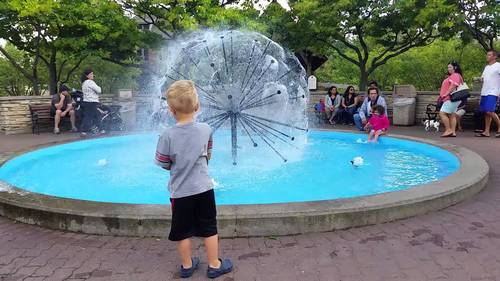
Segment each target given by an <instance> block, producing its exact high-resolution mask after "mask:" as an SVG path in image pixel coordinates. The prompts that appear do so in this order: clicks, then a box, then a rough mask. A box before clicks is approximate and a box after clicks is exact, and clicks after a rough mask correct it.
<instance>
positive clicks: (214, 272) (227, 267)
mask: <svg viewBox="0 0 500 281" xmlns="http://www.w3.org/2000/svg"><path fill="white" fill-rule="evenodd" d="M219 260H220V267H219V268H213V267H210V266H208V268H207V277H208V278H217V277H219V276H221V275H223V274H226V273H229V272H231V271H232V270H233V263H232V262H231V260H229V259H224V260H222V259H219Z"/></svg>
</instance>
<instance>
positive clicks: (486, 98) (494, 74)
mask: <svg viewBox="0 0 500 281" xmlns="http://www.w3.org/2000/svg"><path fill="white" fill-rule="evenodd" d="M497 58H498V53H497V52H496V51H495V50H489V51H488V52H487V53H486V61H487V62H488V65H487V66H486V67H485V68H484V71H483V75H482V76H481V78H482V80H483V87H482V88H481V101H480V102H479V111H480V112H483V113H484V131H483V132H481V133H479V134H477V135H476V136H478V137H489V136H490V129H491V121H495V124H496V125H497V133H496V134H495V137H497V138H500V119H499V118H498V115H497V114H496V113H495V111H496V107H497V102H498V95H499V94H500V63H498V62H497Z"/></svg>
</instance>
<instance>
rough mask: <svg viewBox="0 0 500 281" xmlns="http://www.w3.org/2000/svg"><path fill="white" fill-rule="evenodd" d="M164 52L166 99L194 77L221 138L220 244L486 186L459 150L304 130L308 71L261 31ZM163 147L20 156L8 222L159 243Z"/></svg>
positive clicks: (391, 210) (205, 113) (8, 167)
mask: <svg viewBox="0 0 500 281" xmlns="http://www.w3.org/2000/svg"><path fill="white" fill-rule="evenodd" d="M160 54H161V56H162V57H161V59H160V60H159V63H158V65H157V70H156V71H157V73H158V78H157V80H156V81H155V82H154V85H155V88H156V94H157V95H160V94H161V92H162V90H163V89H164V88H165V87H168V85H169V84H170V83H171V82H172V81H173V80H176V79H191V80H193V81H194V82H195V83H196V85H197V90H198V94H199V96H200V101H201V108H202V110H201V112H199V114H198V116H197V118H198V120H200V121H204V122H207V123H209V124H211V125H212V126H213V127H214V128H215V129H217V131H216V132H215V133H214V143H215V145H214V150H213V158H212V160H211V161H210V165H209V169H210V175H211V176H212V177H213V179H214V182H215V193H216V200H217V203H218V222H219V231H220V234H221V236H226V237H235V236H263V235H287V234H297V233H304V232H315V231H331V230H334V229H342V228H347V227H353V226H361V225H367V224H374V223H381V222H386V221H391V220H395V219H400V218H406V217H409V216H414V215H418V214H423V213H426V212H429V211H433V210H438V209H441V208H444V207H447V206H450V205H452V204H455V203H457V202H460V201H461V200H464V199H466V198H468V197H470V196H472V195H473V194H475V193H477V192H479V191H480V190H481V189H482V188H483V187H484V186H485V185H486V183H487V179H488V169H489V168H488V165H487V164H486V162H485V161H484V160H483V159H482V158H481V157H480V156H479V155H477V154H476V153H474V152H472V151H469V150H467V149H464V148H462V147H458V146H454V145H449V144H443V143H438V142H433V141H429V140H424V139H416V138H409V137H403V136H396V137H397V138H394V136H393V137H383V138H382V140H381V141H380V143H379V144H371V143H367V142H366V141H363V140H365V139H366V136H365V135H362V134H356V133H346V132H332V131H317V130H313V131H308V130H307V127H308V123H307V118H306V109H307V99H308V95H309V94H308V91H307V87H306V82H305V74H304V70H303V69H302V67H301V66H300V64H299V63H298V61H297V59H296V58H295V57H293V55H291V54H290V53H289V52H287V51H286V50H284V49H283V48H281V47H280V46H279V45H278V44H276V43H275V42H272V41H271V40H269V39H268V38H266V37H264V36H262V35H260V34H258V33H254V32H244V31H203V32H195V33H191V34H189V35H186V36H184V37H180V38H178V40H176V41H175V42H170V43H169V46H168V48H166V49H165V50H164V51H163V52H161V53H160ZM158 100H159V99H158ZM157 139H158V132H152V133H146V134H144V133H143V134H130V135H125V136H115V137H107V138H100V139H93V140H83V141H77V142H72V143H67V144H59V145H53V146H50V147H46V148H41V149H36V150H32V149H29V148H28V149H27V151H26V153H24V154H21V155H18V156H15V157H14V155H11V158H10V159H9V160H8V161H6V162H5V163H3V164H2V163H0V165H1V166H0V215H2V216H6V217H9V218H12V219H14V220H17V221H21V222H25V223H31V224H37V225H41V226H45V227H50V228H55V229H63V230H70V231H77V232H85V233H97V234H112V235H136V236H163V235H164V234H165V233H166V229H167V228H168V227H169V225H170V208H168V207H167V205H168V194H167V190H166V188H165V184H166V182H167V181H168V177H169V175H168V173H166V172H165V171H164V170H163V169H161V168H159V167H157V166H155V165H154V163H153V155H154V151H155V145H156V142H157ZM68 155H71V157H68ZM54 163H64V167H69V170H68V171H67V172H65V173H64V178H63V182H69V181H70V184H61V178H60V175H61V172H60V171H59V170H58V169H54ZM231 164H237V165H231ZM68 177H70V178H69V179H68Z"/></svg>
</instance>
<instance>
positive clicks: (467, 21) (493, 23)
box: [455, 0, 500, 50]
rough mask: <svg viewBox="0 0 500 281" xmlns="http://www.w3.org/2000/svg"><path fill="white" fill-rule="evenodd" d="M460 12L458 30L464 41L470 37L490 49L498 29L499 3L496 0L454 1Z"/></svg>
mask: <svg viewBox="0 0 500 281" xmlns="http://www.w3.org/2000/svg"><path fill="white" fill-rule="evenodd" d="M455 2H456V5H457V8H458V9H459V11H460V13H459V16H460V23H461V24H459V25H457V27H458V31H459V32H460V31H462V33H461V35H462V39H463V40H464V41H465V42H468V41H470V39H471V38H474V39H476V40H477V42H478V43H479V44H480V45H481V46H482V47H483V49H484V50H488V49H492V48H493V47H494V46H495V44H496V42H498V36H499V31H500V5H499V2H498V0H457V1H455Z"/></svg>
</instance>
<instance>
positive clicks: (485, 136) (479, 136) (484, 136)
mask: <svg viewBox="0 0 500 281" xmlns="http://www.w3.org/2000/svg"><path fill="white" fill-rule="evenodd" d="M476 137H478V138H489V137H490V136H488V135H485V134H484V133H480V134H476ZM495 137H496V136H495Z"/></svg>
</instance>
